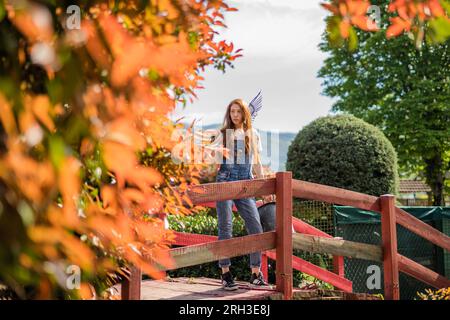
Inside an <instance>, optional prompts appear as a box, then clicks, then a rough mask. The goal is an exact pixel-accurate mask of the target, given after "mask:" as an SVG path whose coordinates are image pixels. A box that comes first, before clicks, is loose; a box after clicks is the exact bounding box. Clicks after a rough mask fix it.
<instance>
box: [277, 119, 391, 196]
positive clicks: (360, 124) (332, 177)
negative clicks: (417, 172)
mask: <svg viewBox="0 0 450 320" xmlns="http://www.w3.org/2000/svg"><path fill="white" fill-rule="evenodd" d="M286 169H287V170H288V171H292V176H293V178H294V179H299V180H305V181H310V182H314V183H320V184H324V185H328V186H333V187H338V188H343V189H347V190H352V191H357V192H362V193H366V194H370V195H375V196H379V195H382V194H388V193H390V194H396V193H397V190H398V170H397V154H396V152H395V150H394V147H393V146H392V144H391V142H390V141H389V140H388V139H387V138H386V136H385V135H384V134H383V133H382V132H381V131H380V130H379V129H378V128H376V127H374V126H373V125H370V124H368V123H367V122H365V121H363V120H361V119H358V118H356V117H354V116H351V115H338V116H327V117H321V118H318V119H316V120H314V121H313V122H311V123H310V124H309V125H307V126H305V127H304V128H303V129H302V130H301V131H300V132H299V133H298V134H297V136H296V137H295V139H294V140H293V141H292V143H291V145H290V146H289V150H288V157H287V162H286Z"/></svg>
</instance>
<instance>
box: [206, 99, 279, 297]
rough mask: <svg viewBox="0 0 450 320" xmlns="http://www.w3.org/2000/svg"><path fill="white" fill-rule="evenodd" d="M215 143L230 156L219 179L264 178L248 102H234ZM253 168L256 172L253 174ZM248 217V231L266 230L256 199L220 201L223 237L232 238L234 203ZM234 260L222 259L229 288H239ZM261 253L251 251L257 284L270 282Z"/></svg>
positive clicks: (245, 218)
mask: <svg viewBox="0 0 450 320" xmlns="http://www.w3.org/2000/svg"><path fill="white" fill-rule="evenodd" d="M212 144H213V145H216V146H220V147H222V146H223V147H224V148H227V149H228V151H229V157H228V158H225V157H223V158H222V160H223V161H222V163H221V164H220V168H219V171H218V172H217V177H216V182H225V181H236V180H247V179H253V177H254V176H256V178H264V174H263V168H262V165H261V157H260V153H261V151H262V145H261V140H260V137H259V135H258V133H257V131H256V130H255V129H254V128H253V127H252V122H251V114H250V111H249V108H248V106H247V104H246V103H245V102H244V101H243V100H242V99H235V100H233V101H231V102H230V104H229V105H228V107H227V111H226V114H225V117H224V122H223V126H222V128H221V129H220V131H219V133H218V135H217V137H216V138H215V140H214V142H213V143H212ZM253 171H254V173H255V175H254V174H253ZM263 200H264V201H271V200H272V197H270V196H267V197H264V199H263ZM233 202H234V204H235V205H236V208H237V210H238V212H239V214H240V215H241V217H242V218H243V219H244V222H245V227H246V230H247V233H248V234H257V233H262V232H263V229H262V226H261V222H260V219H259V213H258V209H257V207H256V202H255V198H245V199H234V200H226V201H218V202H217V203H216V209H217V218H218V227H219V240H224V239H230V238H231V237H232V227H233V224H232V217H233V212H232V205H233ZM230 265H231V262H230V259H223V260H220V261H219V267H220V268H221V269H222V286H223V288H224V289H225V290H236V289H237V288H238V286H237V284H235V282H234V279H233V276H232V274H231V272H230ZM260 267H261V252H254V253H251V254H250V268H251V273H252V274H251V279H250V284H251V285H256V286H263V285H267V283H266V282H265V281H264V278H263V274H262V272H261V271H260Z"/></svg>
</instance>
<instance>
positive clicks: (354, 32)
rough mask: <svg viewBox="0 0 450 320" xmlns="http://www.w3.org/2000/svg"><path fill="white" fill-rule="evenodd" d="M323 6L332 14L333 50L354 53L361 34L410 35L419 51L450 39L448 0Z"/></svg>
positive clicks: (338, 0) (343, 1)
mask: <svg viewBox="0 0 450 320" xmlns="http://www.w3.org/2000/svg"><path fill="white" fill-rule="evenodd" d="M321 5H322V7H324V8H325V9H326V10H328V11H330V12H331V13H332V15H331V16H328V17H327V18H326V24H327V28H326V30H327V32H326V34H327V39H328V42H329V44H330V45H331V46H333V47H342V46H343V45H346V47H347V48H348V50H350V51H354V50H355V49H356V48H357V46H358V40H359V39H360V36H361V35H360V33H359V32H358V31H365V32H378V33H382V36H383V37H386V38H388V39H389V38H393V37H396V36H399V35H401V34H407V35H408V37H409V38H410V39H411V41H413V42H414V44H415V46H416V47H417V48H420V47H421V46H422V44H423V42H427V43H428V44H431V43H443V42H445V41H446V40H447V39H448V38H450V18H449V15H450V2H449V1H448V0H389V1H387V0H381V1H380V0H372V1H369V0H329V1H328V2H325V3H321ZM368 14H370V15H368ZM381 20H384V23H383V24H384V27H380V21H381Z"/></svg>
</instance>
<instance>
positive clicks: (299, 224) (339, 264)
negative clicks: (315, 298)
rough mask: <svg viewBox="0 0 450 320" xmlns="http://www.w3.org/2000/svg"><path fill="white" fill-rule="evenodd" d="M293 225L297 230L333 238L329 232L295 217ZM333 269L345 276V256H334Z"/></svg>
mask: <svg viewBox="0 0 450 320" xmlns="http://www.w3.org/2000/svg"><path fill="white" fill-rule="evenodd" d="M292 225H293V226H294V230H295V232H299V233H304V234H309V235H313V236H319V237H324V238H333V237H332V236H331V235H329V234H328V233H325V232H323V231H322V230H319V229H317V228H315V227H313V226H312V225H310V224H308V223H306V222H304V221H302V220H300V219H298V218H295V217H292ZM333 271H334V273H336V274H338V275H340V276H341V277H344V275H345V273H344V257H340V256H333Z"/></svg>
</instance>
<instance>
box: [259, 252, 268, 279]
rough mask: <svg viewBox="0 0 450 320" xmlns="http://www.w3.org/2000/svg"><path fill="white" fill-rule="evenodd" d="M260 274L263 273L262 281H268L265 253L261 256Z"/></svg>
mask: <svg viewBox="0 0 450 320" xmlns="http://www.w3.org/2000/svg"><path fill="white" fill-rule="evenodd" d="M261 272H262V273H263V277H264V280H266V281H268V280H269V272H268V265H267V255H266V253H265V252H263V253H262V255H261Z"/></svg>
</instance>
